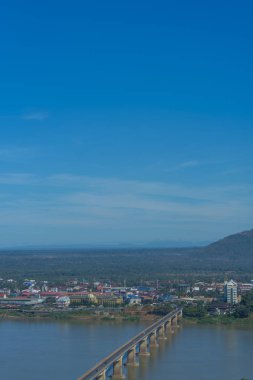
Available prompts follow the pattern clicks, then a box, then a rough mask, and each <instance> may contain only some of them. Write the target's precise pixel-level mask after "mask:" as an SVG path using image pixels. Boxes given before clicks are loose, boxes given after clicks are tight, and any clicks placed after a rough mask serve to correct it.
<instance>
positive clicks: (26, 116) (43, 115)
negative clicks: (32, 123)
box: [22, 111, 49, 121]
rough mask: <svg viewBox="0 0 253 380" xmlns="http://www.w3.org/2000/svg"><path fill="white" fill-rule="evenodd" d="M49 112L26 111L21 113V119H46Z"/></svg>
mask: <svg viewBox="0 0 253 380" xmlns="http://www.w3.org/2000/svg"><path fill="white" fill-rule="evenodd" d="M48 117H49V113H48V112H41V111H40V112H31V113H26V114H23V115H22V119H24V120H38V121H41V120H45V119H48Z"/></svg>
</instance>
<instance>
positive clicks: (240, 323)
mask: <svg viewBox="0 0 253 380" xmlns="http://www.w3.org/2000/svg"><path fill="white" fill-rule="evenodd" d="M2 311H3V312H0V322H1V321H4V320H7V321H8V320H9V321H15V320H16V321H38V322H39V321H41V322H46V321H48V322H53V321H56V322H57V321H59V322H61V321H62V322H91V321H94V322H114V323H115V322H116V323H122V322H146V323H148V322H150V323H151V322H154V321H155V320H157V319H159V318H160V317H158V316H157V315H155V314H146V315H130V314H112V315H96V314H88V313H83V312H82V313H80V312H72V311H71V312H64V313H61V312H51V313H48V314H47V315H45V314H42V313H41V314H39V313H38V314H34V313H33V312H32V311H31V312H30V313H28V312H26V313H22V312H20V311H18V312H17V311H14V310H7V311H6V310H2ZM182 325H183V326H184V325H185V326H201V325H202V326H203V325H205V326H231V327H250V328H253V314H251V315H250V316H249V317H247V318H233V317H228V316H207V317H203V318H189V317H184V318H183V319H182Z"/></svg>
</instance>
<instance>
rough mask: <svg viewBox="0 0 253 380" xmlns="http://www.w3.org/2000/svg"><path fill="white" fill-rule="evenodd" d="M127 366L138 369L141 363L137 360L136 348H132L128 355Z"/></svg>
mask: <svg viewBox="0 0 253 380" xmlns="http://www.w3.org/2000/svg"><path fill="white" fill-rule="evenodd" d="M126 365H127V366H129V367H138V366H139V363H138V362H137V360H136V348H135V347H134V348H132V349H131V350H129V351H128V353H127V362H126Z"/></svg>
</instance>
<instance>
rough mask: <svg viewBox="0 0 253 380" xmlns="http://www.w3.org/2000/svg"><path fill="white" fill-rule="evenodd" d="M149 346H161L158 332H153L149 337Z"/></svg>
mask: <svg viewBox="0 0 253 380" xmlns="http://www.w3.org/2000/svg"><path fill="white" fill-rule="evenodd" d="M149 346H150V347H159V344H158V343H157V333H156V331H154V332H152V333H151V334H150V335H149Z"/></svg>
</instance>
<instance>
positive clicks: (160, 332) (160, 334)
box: [158, 325, 167, 339]
mask: <svg viewBox="0 0 253 380" xmlns="http://www.w3.org/2000/svg"><path fill="white" fill-rule="evenodd" d="M158 339H167V337H166V336H165V328H164V325H162V326H161V327H159V329H158Z"/></svg>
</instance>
